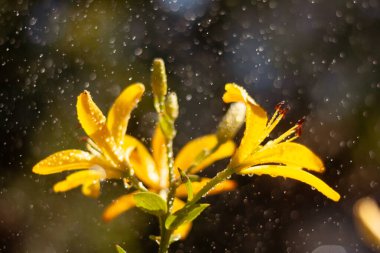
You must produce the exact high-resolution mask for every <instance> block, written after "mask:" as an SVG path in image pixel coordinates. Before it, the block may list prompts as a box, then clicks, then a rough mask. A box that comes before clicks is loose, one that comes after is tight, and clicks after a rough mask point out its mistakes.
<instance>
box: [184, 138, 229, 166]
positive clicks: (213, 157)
mask: <svg viewBox="0 0 380 253" xmlns="http://www.w3.org/2000/svg"><path fill="white" fill-rule="evenodd" d="M235 149H236V145H235V143H234V142H233V141H226V142H225V143H223V144H222V145H220V147H219V148H218V149H217V150H216V151H215V152H213V153H211V154H210V155H209V156H207V157H206V158H205V159H204V160H203V161H201V162H200V163H199V164H198V165H197V166H195V167H194V168H192V169H191V173H197V172H199V171H201V170H203V169H204V168H207V167H208V166H210V165H211V164H213V163H214V162H216V161H218V160H222V159H225V158H228V157H230V156H232V155H233V154H234V152H235Z"/></svg>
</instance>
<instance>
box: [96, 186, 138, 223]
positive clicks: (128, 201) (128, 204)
mask: <svg viewBox="0 0 380 253" xmlns="http://www.w3.org/2000/svg"><path fill="white" fill-rule="evenodd" d="M133 194H134V193H130V194H126V195H123V196H121V197H119V198H117V199H115V200H114V201H113V202H112V203H111V204H110V205H109V206H107V208H106V210H105V211H104V213H103V220H104V221H110V220H112V219H114V218H116V217H117V216H119V215H120V214H122V213H123V212H126V211H127V210H129V209H130V208H132V207H134V206H135V205H136V202H135V199H134V197H133Z"/></svg>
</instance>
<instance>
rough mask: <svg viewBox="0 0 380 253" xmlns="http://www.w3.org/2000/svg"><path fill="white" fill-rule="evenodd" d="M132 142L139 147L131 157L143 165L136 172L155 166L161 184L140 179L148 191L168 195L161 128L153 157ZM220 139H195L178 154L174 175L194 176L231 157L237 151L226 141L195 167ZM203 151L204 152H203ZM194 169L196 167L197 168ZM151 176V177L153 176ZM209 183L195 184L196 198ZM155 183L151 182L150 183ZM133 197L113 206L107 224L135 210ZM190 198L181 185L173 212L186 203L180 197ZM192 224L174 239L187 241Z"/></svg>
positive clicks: (231, 185) (225, 187) (228, 185)
mask: <svg viewBox="0 0 380 253" xmlns="http://www.w3.org/2000/svg"><path fill="white" fill-rule="evenodd" d="M128 138H130V139H129V141H130V142H133V143H134V146H135V147H136V151H137V152H135V153H133V154H132V156H135V159H136V160H139V161H141V164H135V170H136V171H137V170H138V169H139V168H140V167H143V166H152V167H154V168H155V170H154V171H155V172H156V175H154V177H158V178H159V180H158V181H157V182H156V183H153V184H152V183H148V181H146V178H140V179H141V180H142V181H143V182H144V183H146V184H147V185H148V186H149V191H152V192H155V193H160V194H163V195H165V194H166V191H167V190H168V187H169V178H168V172H169V170H168V168H167V152H166V145H165V137H164V135H163V134H162V132H161V130H160V128H159V127H157V128H156V130H155V132H154V135H153V138H152V143H151V144H152V155H150V154H149V152H148V150H147V149H146V148H145V147H144V145H143V144H142V143H141V142H140V141H138V140H137V139H134V138H133V137H128ZM217 142H218V140H217V137H216V135H215V134H212V135H206V136H202V137H199V138H196V139H194V140H192V141H190V142H188V143H187V144H186V145H185V146H184V147H183V148H182V149H181V150H180V151H179V153H178V155H177V156H176V158H175V160H174V171H175V172H176V177H177V179H178V178H179V173H178V168H181V169H182V170H183V171H186V170H188V169H189V168H190V167H191V166H192V167H191V173H192V174H195V173H197V172H199V171H201V170H203V169H204V168H206V167H207V166H209V165H210V164H212V163H214V162H215V161H217V160H220V159H223V158H226V157H230V156H231V155H232V154H233V152H234V151H235V144H234V142H233V141H231V140H230V141H226V142H225V143H224V144H222V145H221V146H220V147H219V148H218V149H217V150H216V151H214V152H213V153H211V154H210V155H209V156H207V158H205V159H204V160H202V161H201V162H200V163H198V164H197V163H196V160H197V157H198V155H199V154H200V152H202V151H206V152H207V151H211V150H212V149H213V148H214V147H215V146H216V145H217ZM202 149H203V150H202ZM194 165H195V166H194ZM148 176H152V175H151V174H150V175H148ZM209 180H210V179H209V178H201V180H200V181H199V182H192V188H193V192H194V194H195V193H197V192H198V191H199V190H200V189H201V188H202V187H203V186H204V185H205V184H206V183H207V182H208V181H209ZM150 181H151V182H152V180H150ZM235 187H236V183H235V182H234V181H232V180H227V181H224V182H223V183H221V184H219V185H218V186H217V187H215V188H214V189H213V190H212V191H210V192H209V193H208V194H209V195H210V194H217V193H220V192H223V191H230V190H233V189H235ZM133 194H134V193H129V194H126V195H123V196H121V197H119V198H118V199H116V200H114V201H113V203H112V204H110V205H109V206H108V207H107V208H106V210H105V212H104V214H103V219H104V220H105V221H110V220H112V219H113V218H115V217H116V216H118V215H120V214H121V213H123V212H125V211H127V210H129V209H130V208H132V207H134V206H135V201H134V198H133ZM186 196H187V190H186V187H185V185H184V184H181V185H180V186H179V187H178V188H177V191H176V198H175V199H174V203H173V210H172V211H173V212H175V211H177V210H179V209H180V208H182V207H183V206H184V205H185V203H184V202H183V201H182V200H181V199H180V198H181V197H182V198H183V197H186ZM190 228H191V223H186V224H184V225H181V226H179V227H178V228H177V229H176V231H174V233H173V235H175V236H177V237H179V238H181V239H184V238H185V237H186V236H187V234H188V232H189V231H190Z"/></svg>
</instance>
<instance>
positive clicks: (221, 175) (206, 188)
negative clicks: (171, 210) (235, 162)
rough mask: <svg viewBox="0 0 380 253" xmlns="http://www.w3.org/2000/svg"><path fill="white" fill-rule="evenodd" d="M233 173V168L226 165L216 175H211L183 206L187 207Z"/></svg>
mask: <svg viewBox="0 0 380 253" xmlns="http://www.w3.org/2000/svg"><path fill="white" fill-rule="evenodd" d="M234 173H235V169H233V168H230V167H227V168H226V169H224V170H222V171H221V172H219V173H218V174H216V176H215V177H213V178H212V179H211V180H210V181H208V183H207V184H206V185H205V186H203V188H202V189H201V190H200V191H199V192H198V193H197V194H195V195H194V197H193V199H192V200H191V201H189V202H187V203H186V205H185V206H184V207H183V208H188V207H190V206H192V205H194V204H195V203H197V202H198V201H199V200H200V199H201V198H202V197H204V196H206V195H207V193H208V192H209V191H210V190H212V189H213V188H214V187H215V186H216V185H217V184H219V183H221V182H223V181H225V180H227V179H228V178H230V177H231V175H232V174H234Z"/></svg>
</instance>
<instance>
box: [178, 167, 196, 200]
mask: <svg viewBox="0 0 380 253" xmlns="http://www.w3.org/2000/svg"><path fill="white" fill-rule="evenodd" d="M178 171H179V174H180V175H181V180H182V182H184V183H185V186H186V191H187V201H190V200H192V199H193V186H192V185H191V180H190V178H189V177H188V176H187V175H186V173H185V172H183V171H182V170H181V169H180V168H178Z"/></svg>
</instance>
